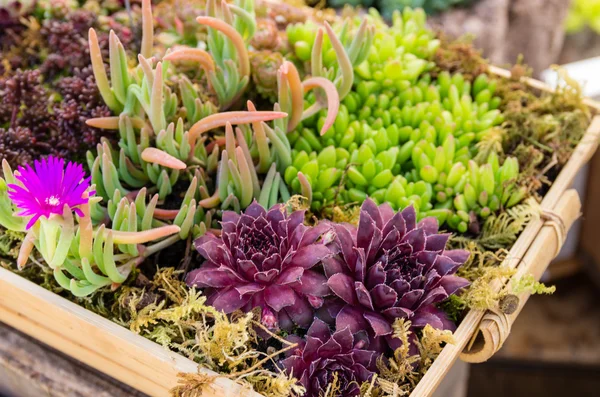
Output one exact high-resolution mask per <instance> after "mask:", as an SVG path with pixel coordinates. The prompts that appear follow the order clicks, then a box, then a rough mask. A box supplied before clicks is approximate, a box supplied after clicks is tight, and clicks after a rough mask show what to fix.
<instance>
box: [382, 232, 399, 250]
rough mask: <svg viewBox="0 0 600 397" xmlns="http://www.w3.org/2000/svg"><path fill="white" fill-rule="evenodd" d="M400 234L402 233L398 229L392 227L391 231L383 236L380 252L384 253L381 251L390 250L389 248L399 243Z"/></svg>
mask: <svg viewBox="0 0 600 397" xmlns="http://www.w3.org/2000/svg"><path fill="white" fill-rule="evenodd" d="M400 236H401V234H400V232H399V231H398V229H396V228H392V230H390V231H389V233H387V234H386V235H385V237H384V238H383V241H382V242H381V249H380V251H379V254H382V252H381V251H389V250H391V249H393V248H394V247H395V246H396V245H397V244H398V240H399V239H400Z"/></svg>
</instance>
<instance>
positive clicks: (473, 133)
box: [284, 9, 524, 232]
mask: <svg viewBox="0 0 600 397" xmlns="http://www.w3.org/2000/svg"><path fill="white" fill-rule="evenodd" d="M368 21H369V22H370V23H372V24H374V25H375V26H376V29H375V34H374V38H373V41H372V46H371V50H370V52H369V53H368V55H367V57H366V60H365V61H363V62H362V63H360V64H358V65H357V66H355V68H354V71H355V80H354V83H353V85H352V89H351V91H350V92H349V93H348V94H347V96H346V97H345V98H344V99H343V101H342V104H341V105H340V108H339V112H338V115H337V118H336V120H335V123H334V124H333V126H332V127H331V128H330V129H328V130H327V131H326V132H325V134H324V135H322V136H320V135H319V133H318V131H320V130H321V128H322V126H323V125H324V122H325V114H324V113H323V112H322V113H320V114H316V115H315V116H314V117H312V118H308V119H306V120H304V121H303V122H302V123H301V125H299V126H298V128H296V129H295V130H294V131H292V132H291V133H289V134H288V138H289V140H290V143H291V145H292V148H293V149H292V158H293V161H292V165H291V166H290V167H288V168H287V169H286V170H285V173H284V179H285V181H286V183H287V184H288V185H289V186H290V188H291V191H292V192H294V193H298V194H304V195H306V193H305V192H306V190H307V189H306V185H307V183H308V185H310V190H311V194H310V198H311V199H312V202H311V207H312V209H313V210H314V211H321V210H324V209H327V208H328V207H331V206H340V205H345V204H349V203H361V202H362V201H364V200H365V199H366V198H367V197H371V198H372V199H374V200H375V201H376V202H378V203H383V202H387V203H389V204H391V205H392V207H394V208H395V209H401V208H405V207H406V206H408V205H410V204H413V205H414V206H415V207H416V208H417V209H418V211H419V216H420V218H423V217H426V216H435V217H437V218H438V220H439V221H440V222H441V223H444V222H446V223H447V225H448V226H449V227H451V228H452V229H455V230H458V231H461V232H466V231H467V230H468V228H469V225H470V224H473V225H474V227H475V226H476V225H477V223H476V219H477V217H481V218H486V217H487V216H489V215H490V214H491V213H492V212H494V211H497V210H498V209H500V207H501V206H511V205H514V204H516V203H518V202H519V201H520V199H522V198H523V196H524V193H521V191H520V190H518V189H516V187H515V186H514V179H515V178H516V177H517V175H518V171H519V170H518V163H517V162H516V160H515V159H510V158H509V159H507V160H506V161H505V162H504V164H500V163H499V159H498V157H497V156H490V158H489V159H488V158H485V159H484V161H479V163H480V164H479V163H478V162H476V161H474V160H473V159H474V158H475V156H476V155H477V153H478V147H477V144H478V143H479V142H481V141H482V140H485V139H487V138H488V137H489V135H491V134H494V127H495V126H498V125H499V124H501V123H502V121H503V116H502V114H501V112H500V111H499V110H498V107H499V105H500V98H499V97H497V96H495V95H494V94H495V91H496V82H495V80H492V79H490V78H488V77H487V76H486V75H484V74H482V75H479V76H478V77H477V78H476V79H475V80H474V81H473V82H470V81H468V80H466V79H465V78H464V77H463V75H461V74H454V75H450V74H449V73H448V72H437V71H436V70H435V69H434V67H435V65H434V64H433V63H432V62H431V59H432V57H433V55H434V53H435V51H436V49H437V48H438V46H439V41H438V40H436V39H435V38H434V36H433V34H432V32H431V31H429V30H428V29H427V28H426V26H425V14H424V13H423V11H421V10H410V9H407V10H405V11H404V12H403V13H402V14H400V13H395V14H394V18H393V23H392V25H391V26H390V27H387V25H385V24H383V22H382V21H381V19H380V17H379V16H378V15H377V14H374V13H371V14H370V15H369V16H368ZM357 26H358V21H355V23H354V28H356V27H357ZM312 29H313V25H312V24H304V25H294V26H293V27H291V28H288V36H291V38H290V42H291V43H295V44H294V48H295V50H296V55H297V56H298V57H299V58H302V54H303V52H304V51H309V49H310V51H312V47H311V46H310V41H309V40H310V39H311V38H312V37H313V35H312ZM298 37H303V38H304V39H305V40H306V41H303V40H299V39H297V38H298ZM299 44H300V45H299ZM305 48H307V49H306V50H305ZM325 54H327V53H326V52H325ZM323 58H324V59H326V58H327V55H323ZM434 75H435V76H436V77H435V78H434V77H433V76H434ZM314 101H315V97H314V96H309V97H308V100H307V103H306V104H305V106H310V105H311V104H312V103H313V102H314ZM479 157H481V156H478V159H479ZM483 163H486V164H483ZM303 181H304V183H302V182H303ZM306 182H307V183H306Z"/></svg>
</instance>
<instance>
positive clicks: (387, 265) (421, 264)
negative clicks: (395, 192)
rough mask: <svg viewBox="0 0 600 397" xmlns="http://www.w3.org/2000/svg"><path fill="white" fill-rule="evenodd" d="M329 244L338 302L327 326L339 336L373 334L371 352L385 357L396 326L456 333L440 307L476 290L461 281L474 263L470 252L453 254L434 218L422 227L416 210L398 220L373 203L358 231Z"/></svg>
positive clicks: (328, 267)
mask: <svg viewBox="0 0 600 397" xmlns="http://www.w3.org/2000/svg"><path fill="white" fill-rule="evenodd" d="M333 227H334V228H335V232H336V237H335V239H334V241H333V242H332V243H331V244H330V248H331V249H332V251H334V252H337V254H336V255H335V256H332V257H328V258H325V259H324V261H323V268H324V270H325V274H326V276H327V277H328V281H327V284H328V285H329V287H330V288H331V290H332V292H333V295H334V296H335V297H337V299H331V298H330V299H328V302H327V303H326V305H325V306H324V308H323V309H322V310H321V315H322V317H323V318H329V319H335V324H336V328H337V329H344V328H346V327H348V328H349V329H350V331H351V332H352V333H353V334H356V336H357V337H359V335H361V333H364V331H365V330H367V335H366V338H367V339H366V340H367V341H368V342H369V349H372V350H377V351H384V350H385V349H386V343H385V341H387V345H389V346H390V347H391V348H393V349H396V348H397V347H399V344H400V341H399V340H398V339H395V338H392V337H391V334H392V324H393V323H394V321H395V319H397V318H404V319H407V320H410V321H411V323H412V326H413V327H416V328H420V327H424V326H425V325H427V324H430V325H431V326H432V327H434V328H438V329H445V330H448V329H449V330H454V329H455V325H454V324H453V323H452V322H451V321H450V320H449V319H448V318H447V316H446V315H445V313H444V312H443V311H442V310H441V309H438V308H437V307H436V306H435V304H436V303H439V302H441V301H443V300H444V299H446V298H448V296H450V295H452V294H454V293H456V292H457V291H458V290H460V289H461V288H464V287H465V286H467V285H468V284H469V283H468V281H467V280H465V279H463V278H461V277H457V276H454V273H455V272H456V270H457V269H458V268H459V267H460V266H461V265H462V264H463V263H464V262H465V261H466V260H467V259H468V257H469V252H468V251H465V250H446V249H445V247H446V243H447V241H448V238H449V237H450V235H449V234H438V224H437V220H436V219H435V218H426V219H423V220H422V221H421V222H419V223H418V224H417V221H416V213H415V210H414V208H413V207H412V206H411V207H408V208H406V209H405V210H403V211H402V212H397V213H395V212H394V210H393V209H392V208H391V207H390V206H389V205H387V204H384V205H381V206H379V207H378V206H377V205H376V204H375V203H374V202H373V201H371V200H370V199H367V200H366V201H365V202H364V203H363V205H362V207H361V212H360V220H359V225H358V228H356V227H354V226H352V225H347V224H334V225H333Z"/></svg>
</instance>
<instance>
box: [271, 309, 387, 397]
mask: <svg viewBox="0 0 600 397" xmlns="http://www.w3.org/2000/svg"><path fill="white" fill-rule="evenodd" d="M292 339H293V340H294V341H295V342H298V348H297V349H295V350H293V351H291V353H290V354H289V355H288V357H287V358H286V359H285V360H283V361H282V365H283V366H284V368H285V369H286V371H287V373H288V374H292V376H294V377H295V378H296V379H298V380H299V383H300V384H301V385H302V386H304V387H305V388H306V394H305V395H304V397H318V396H320V395H321V394H322V393H323V391H324V390H326V389H327V385H329V384H330V383H331V382H332V381H333V377H334V374H337V377H338V382H339V383H338V385H339V386H340V393H339V395H340V396H345V397H346V396H358V395H359V394H360V386H361V384H362V383H363V382H367V381H369V380H370V379H371V377H372V376H373V374H374V372H375V371H376V370H377V358H378V357H379V354H378V353H376V352H374V351H370V350H364V349H363V347H364V344H365V343H364V341H362V340H356V339H355V338H354V335H352V332H351V331H350V329H349V328H344V329H341V330H337V331H336V332H335V333H333V335H332V334H331V331H330V329H329V326H328V325H327V324H326V323H325V322H323V321H321V320H319V319H318V318H316V319H315V320H314V322H313V323H312V325H311V326H310V329H309V330H308V332H307V334H306V337H305V339H300V338H298V337H295V338H292Z"/></svg>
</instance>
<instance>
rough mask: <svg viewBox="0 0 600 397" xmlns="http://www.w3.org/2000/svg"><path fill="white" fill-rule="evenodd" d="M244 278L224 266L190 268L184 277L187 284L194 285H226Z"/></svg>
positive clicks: (217, 286) (218, 286)
mask: <svg viewBox="0 0 600 397" xmlns="http://www.w3.org/2000/svg"><path fill="white" fill-rule="evenodd" d="M243 281H244V280H243V279H242V278H240V277H239V276H237V275H236V274H235V273H234V272H232V271H231V270H230V269H228V268H225V267H220V268H217V267H216V266H205V267H203V268H200V269H196V270H192V271H191V272H190V273H189V274H188V275H187V277H186V283H187V285H189V286H196V287H216V288H222V287H227V286H230V285H233V284H236V283H239V282H243Z"/></svg>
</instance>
